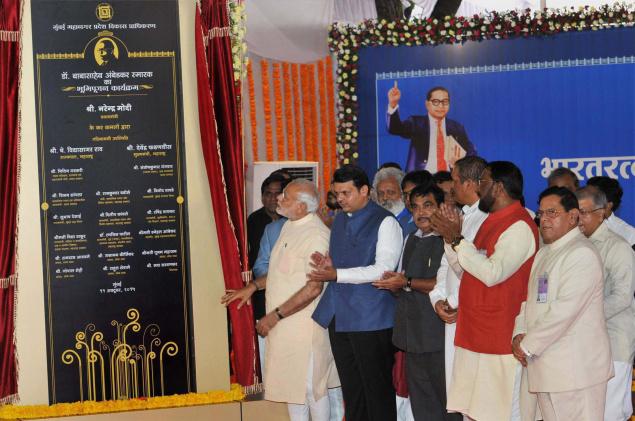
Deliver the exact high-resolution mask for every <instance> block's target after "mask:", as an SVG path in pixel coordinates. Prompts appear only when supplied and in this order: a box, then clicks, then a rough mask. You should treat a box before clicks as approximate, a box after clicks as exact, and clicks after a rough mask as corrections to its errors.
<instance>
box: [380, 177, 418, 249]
mask: <svg viewBox="0 0 635 421" xmlns="http://www.w3.org/2000/svg"><path fill="white" fill-rule="evenodd" d="M403 177H404V173H403V171H401V170H400V169H398V168H394V167H386V168H382V169H380V170H379V171H377V172H376V173H375V178H374V179H373V191H374V197H375V201H376V202H377V204H378V205H379V206H381V207H382V208H384V209H386V210H387V211H388V212H390V213H392V214H393V215H395V218H397V221H399V225H401V228H402V229H403V230H404V237H405V236H406V235H407V234H406V233H405V229H406V226H407V225H408V221H410V219H411V218H410V217H411V215H410V211H408V209H407V208H406V204H405V203H404V201H403V192H402V191H401V181H402V180H403Z"/></svg>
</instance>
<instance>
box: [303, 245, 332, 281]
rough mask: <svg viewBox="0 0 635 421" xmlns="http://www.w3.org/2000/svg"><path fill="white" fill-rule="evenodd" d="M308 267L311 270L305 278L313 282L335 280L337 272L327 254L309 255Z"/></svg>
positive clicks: (316, 253)
mask: <svg viewBox="0 0 635 421" xmlns="http://www.w3.org/2000/svg"><path fill="white" fill-rule="evenodd" d="M309 266H311V268H312V269H313V270H312V271H311V272H310V273H309V274H308V275H307V278H308V280H309V281H313V282H329V281H335V280H336V279H337V270H336V269H335V268H334V267H333V260H332V259H331V257H330V256H329V254H328V252H327V253H326V254H322V253H319V252H317V251H316V252H315V253H313V254H312V255H311V263H309Z"/></svg>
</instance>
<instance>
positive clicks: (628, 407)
mask: <svg viewBox="0 0 635 421" xmlns="http://www.w3.org/2000/svg"><path fill="white" fill-rule="evenodd" d="M576 197H577V198H578V202H579V205H580V224H579V225H580V230H581V231H582V233H583V234H584V235H585V236H587V238H589V239H590V240H591V242H592V243H593V245H594V246H595V247H596V248H597V250H598V252H600V257H601V258H602V265H603V266H604V317H606V327H607V329H608V332H609V340H610V342H611V355H612V357H613V369H614V371H615V377H613V378H612V379H611V380H609V382H608V384H607V387H606V409H605V410H604V421H624V420H627V419H630V417H631V414H632V413H633V404H632V401H631V384H632V381H633V357H634V356H635V355H634V354H635V300H634V299H633V292H634V290H635V277H634V275H635V271H634V265H635V253H633V250H632V249H631V246H630V244H628V243H627V242H626V241H625V240H624V239H623V238H622V237H620V236H619V235H617V234H615V233H614V232H612V231H611V230H610V229H609V227H608V225H607V224H606V221H605V220H604V210H605V209H606V205H607V203H606V196H605V195H604V193H603V192H602V191H601V190H599V189H597V188H596V187H594V186H586V187H583V188H582V189H580V190H578V191H576Z"/></svg>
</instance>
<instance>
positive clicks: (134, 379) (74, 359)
mask: <svg viewBox="0 0 635 421" xmlns="http://www.w3.org/2000/svg"><path fill="white" fill-rule="evenodd" d="M126 317H127V319H128V322H127V323H120V322H119V321H117V320H113V321H111V322H110V324H111V326H113V328H114V330H115V335H116V338H115V339H114V340H113V341H112V342H111V344H108V343H107V342H106V341H105V340H104V335H103V334H102V332H99V331H96V328H95V325H94V324H93V323H89V324H87V325H86V327H85V328H84V330H83V331H79V332H77V333H76V334H75V348H74V349H72V348H71V349H66V350H64V352H62V356H61V358H62V362H63V363H64V364H66V365H71V364H75V363H76V364H77V370H78V379H79V396H80V400H81V401H84V399H86V400H89V401H98V400H103V401H105V400H107V399H110V400H115V399H131V398H138V397H140V396H144V397H153V396H157V395H158V394H160V396H163V395H164V394H165V380H164V359H165V356H166V355H167V356H168V357H174V356H175V355H177V354H178V352H179V347H178V345H177V344H176V343H175V342H172V341H168V342H165V343H163V342H162V341H161V338H160V337H159V334H160V333H161V329H160V327H159V326H158V325H157V324H154V323H152V324H150V325H148V326H146V328H145V329H144V330H143V334H142V335H141V338H140V339H141V343H139V344H134V343H132V342H131V341H130V338H129V337H130V336H131V335H130V334H131V332H135V333H138V332H141V324H140V323H139V311H138V310H137V309H134V308H131V309H128V311H127V312H126ZM111 345H112V346H111ZM157 356H158V361H156V360H157ZM157 365H158V367H157ZM156 370H158V373H157V374H158V379H159V385H160V387H161V390H160V392H159V391H157V390H155V382H156V379H157V376H156V374H155V372H156ZM107 376H108V377H107ZM107 380H109V383H110V390H106V381H107ZM85 392H86V393H85Z"/></svg>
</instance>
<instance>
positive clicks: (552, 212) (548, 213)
mask: <svg viewBox="0 0 635 421" xmlns="http://www.w3.org/2000/svg"><path fill="white" fill-rule="evenodd" d="M562 212H564V211H563V210H558V209H554V208H551V209H546V210H539V211H537V212H536V218H538V219H542V217H543V216H544V217H545V218H547V219H553V218H557V217H558V216H559V215H560V214H561V213H562Z"/></svg>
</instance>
